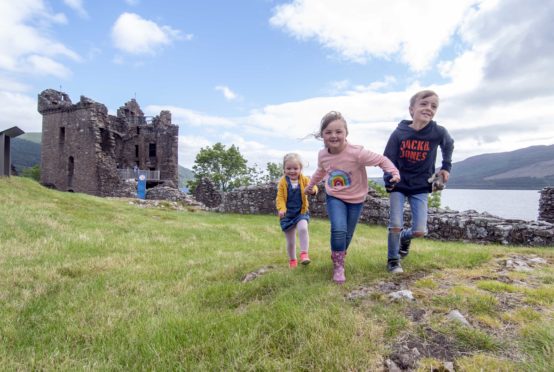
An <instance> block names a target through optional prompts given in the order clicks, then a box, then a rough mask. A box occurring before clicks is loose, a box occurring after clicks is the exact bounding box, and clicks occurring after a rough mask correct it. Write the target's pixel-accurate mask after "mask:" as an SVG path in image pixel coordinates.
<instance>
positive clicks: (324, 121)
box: [314, 111, 348, 139]
mask: <svg viewBox="0 0 554 372" xmlns="http://www.w3.org/2000/svg"><path fill="white" fill-rule="evenodd" d="M335 120H342V122H343V123H344V129H345V130H346V134H348V125H347V124H346V120H345V119H344V116H342V114H341V113H340V112H338V111H329V112H328V113H326V114H325V116H323V118H321V125H320V126H319V133H314V137H315V138H317V139H321V138H323V131H324V130H325V128H327V127H328V126H329V124H331V123H332V122H334V121H335Z"/></svg>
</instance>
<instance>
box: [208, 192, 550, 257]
mask: <svg viewBox="0 0 554 372" xmlns="http://www.w3.org/2000/svg"><path fill="white" fill-rule="evenodd" d="M276 195H277V187H276V184H274V183H272V184H267V185H261V186H250V187H243V188H239V189H236V190H233V191H231V192H228V193H224V194H221V198H222V202H221V204H220V205H219V206H218V207H215V208H213V209H212V210H213V211H218V212H225V213H240V214H275V213H276V210H275V197H276ZM310 214H311V215H312V216H314V217H321V218H326V217H327V213H326V210H325V194H324V192H320V193H319V194H318V195H317V196H315V197H310ZM388 217H389V201H388V199H387V198H380V197H377V196H376V194H375V193H374V192H373V191H372V190H371V192H370V194H368V197H367V198H366V201H365V203H364V207H363V209H362V215H361V217H360V222H361V223H368V224H371V225H383V226H387V225H388V221H389V220H388ZM409 219H410V211H409V206H408V205H406V211H405V214H404V220H405V221H406V222H408V221H409ZM427 221H428V230H429V231H428V234H427V237H428V238H430V239H436V240H451V241H468V242H477V243H497V244H503V245H508V244H512V245H529V246H554V225H553V224H551V223H548V222H543V221H522V220H515V219H503V218H500V217H496V216H493V215H491V214H488V213H478V212H476V211H464V212H458V211H451V210H445V209H441V208H430V209H429V215H428V220H427Z"/></svg>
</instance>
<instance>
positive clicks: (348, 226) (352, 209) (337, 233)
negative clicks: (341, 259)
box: [327, 195, 363, 251]
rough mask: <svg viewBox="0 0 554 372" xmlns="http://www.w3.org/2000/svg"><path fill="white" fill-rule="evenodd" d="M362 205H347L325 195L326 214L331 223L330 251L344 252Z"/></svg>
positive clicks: (352, 233) (350, 239)
mask: <svg viewBox="0 0 554 372" xmlns="http://www.w3.org/2000/svg"><path fill="white" fill-rule="evenodd" d="M362 207H363V203H355V204H352V203H347V202H344V201H342V200H340V199H337V198H335V197H333V196H331V195H327V214H328V215H329V221H330V222H331V250H332V251H346V250H347V249H348V246H349V245H350V242H351V241H352V236H353V235H354V230H355V229H356V225H357V224H358V219H359V218H360V214H362Z"/></svg>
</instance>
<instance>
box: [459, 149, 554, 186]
mask: <svg viewBox="0 0 554 372" xmlns="http://www.w3.org/2000/svg"><path fill="white" fill-rule="evenodd" d="M552 185H554V145H549V146H531V147H526V148H523V149H519V150H514V151H509V152H499V153H493V154H482V155H477V156H472V157H470V158H467V159H465V160H463V161H460V162H456V163H454V164H453V166H452V174H451V178H450V181H449V182H448V188H451V189H520V190H521V189H531V190H538V189H541V188H543V187H545V186H552Z"/></svg>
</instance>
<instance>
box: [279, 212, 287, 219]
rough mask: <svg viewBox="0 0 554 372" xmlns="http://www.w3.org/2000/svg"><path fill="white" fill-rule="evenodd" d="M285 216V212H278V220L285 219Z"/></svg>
mask: <svg viewBox="0 0 554 372" xmlns="http://www.w3.org/2000/svg"><path fill="white" fill-rule="evenodd" d="M285 214H287V212H283V211H279V218H283V217H285Z"/></svg>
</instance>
